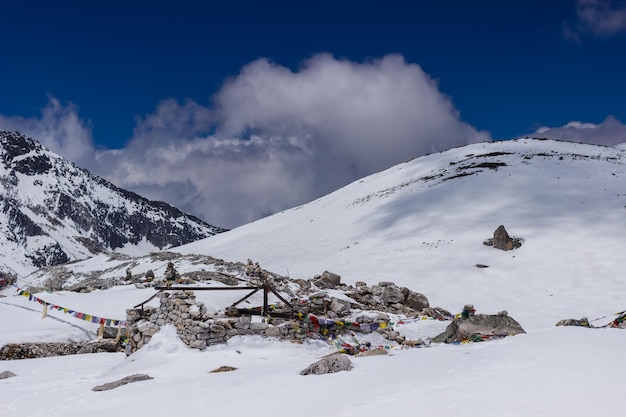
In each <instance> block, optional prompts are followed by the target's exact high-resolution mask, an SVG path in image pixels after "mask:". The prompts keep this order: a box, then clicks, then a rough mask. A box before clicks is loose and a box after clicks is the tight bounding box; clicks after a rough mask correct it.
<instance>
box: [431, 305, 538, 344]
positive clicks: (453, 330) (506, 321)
mask: <svg viewBox="0 0 626 417" xmlns="http://www.w3.org/2000/svg"><path fill="white" fill-rule="evenodd" d="M521 333H526V332H525V331H524V329H522V326H520V324H519V323H518V322H517V321H515V320H514V319H513V318H511V317H509V316H508V315H507V314H505V313H504V312H503V313H502V314H496V315H489V314H476V315H473V316H470V317H468V318H458V319H455V320H453V321H452V323H450V324H449V325H448V327H447V328H446V330H445V331H444V332H443V333H441V334H440V335H438V336H435V337H434V338H433V339H432V342H434V343H457V342H467V341H470V342H480V341H483V340H490V339H495V338H500V337H505V336H513V335H516V334H521Z"/></svg>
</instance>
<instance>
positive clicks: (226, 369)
mask: <svg viewBox="0 0 626 417" xmlns="http://www.w3.org/2000/svg"><path fill="white" fill-rule="evenodd" d="M236 370H237V368H235V367H233V366H228V365H224V366H220V367H219V368H216V369H213V370H212V371H209V372H210V373H212V374H215V373H219V372H231V371H236Z"/></svg>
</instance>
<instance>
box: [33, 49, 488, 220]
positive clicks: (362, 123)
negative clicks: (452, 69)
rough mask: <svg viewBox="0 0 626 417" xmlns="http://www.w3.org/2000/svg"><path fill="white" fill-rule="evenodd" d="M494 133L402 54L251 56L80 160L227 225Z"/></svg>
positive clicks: (121, 183) (109, 176) (117, 179)
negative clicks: (224, 77)
mask: <svg viewBox="0 0 626 417" xmlns="http://www.w3.org/2000/svg"><path fill="white" fill-rule="evenodd" d="M60 110H62V109H60ZM79 126H81V125H80V124H79ZM82 126H83V127H84V126H85V124H82ZM33 136H34V137H36V138H39V136H38V135H35V134H33ZM79 138H82V140H84V141H85V143H86V144H87V145H89V146H91V141H90V138H87V137H85V136H84V135H83V136H80V135H79ZM489 139H490V136H489V134H488V133H487V132H479V131H477V130H476V129H475V128H473V127H472V126H470V125H468V124H467V123H465V122H463V121H462V120H461V119H460V115H459V113H458V111H457V110H456V109H455V107H454V105H453V104H452V101H451V99H450V98H449V97H447V96H445V95H444V94H442V93H441V92H440V91H439V89H438V86H437V83H436V82H435V81H434V80H433V79H432V78H431V77H430V76H428V74H426V73H424V71H423V70H422V69H421V68H420V67H419V66H418V65H416V64H411V63H407V62H406V61H405V60H404V58H403V57H402V56H400V55H388V56H385V57H382V58H380V59H375V60H368V61H365V62H353V61H349V60H343V59H336V58H335V57H333V56H331V55H328V54H319V55H315V56H313V57H312V58H310V59H309V60H307V61H305V62H303V63H302V65H301V67H300V68H298V69H297V70H295V71H294V70H291V69H289V68H286V67H283V66H281V65H278V64H276V63H272V62H270V61H268V60H267V59H258V60H256V61H253V62H251V63H249V64H248V65H246V66H245V67H243V68H242V69H241V71H240V73H239V74H238V75H236V76H234V77H232V78H231V79H229V80H228V81H226V82H225V83H224V85H223V86H222V87H221V89H220V90H219V91H217V93H216V94H215V95H214V96H213V97H212V99H211V102H210V104H209V105H208V106H203V105H201V104H198V103H196V102H194V101H186V102H179V101H177V100H174V99H168V100H164V101H162V102H161V103H159V104H158V105H157V106H156V109H155V111H154V113H152V114H149V115H146V116H145V117H142V118H138V119H137V124H136V127H135V130H134V135H133V138H132V139H131V140H130V141H129V142H128V144H127V145H126V147H125V148H124V149H116V150H104V151H102V150H98V151H96V154H95V158H94V159H93V160H92V162H90V165H89V166H86V168H88V169H91V170H92V171H94V172H95V173H97V174H98V175H101V176H103V177H105V178H107V179H109V180H111V181H112V182H113V183H115V184H116V185H118V186H120V187H123V188H127V189H130V190H133V191H135V192H137V193H139V194H141V195H144V196H146V197H148V198H150V199H155V200H162V201H166V202H168V203H170V204H172V205H175V206H177V207H179V208H181V209H183V210H185V211H187V212H190V213H192V214H195V215H198V216H199V217H201V218H203V219H205V220H206V221H208V222H210V223H212V224H215V225H218V226H223V227H234V226H238V225H240V224H243V223H246V222H250V221H253V220H256V219H258V218H260V217H263V216H267V215H269V214H272V213H275V212H277V211H281V210H283V209H285V208H289V207H293V206H295V205H298V204H302V203H306V202H308V201H310V200H312V199H315V198H317V197H320V196H322V195H324V194H327V193H329V192H331V191H333V190H335V189H337V188H339V187H341V186H343V185H346V184H347V183H349V182H351V181H354V180H357V179H359V178H361V177H364V176H366V175H369V174H372V173H374V172H377V171H380V170H382V169H385V168H388V167H390V166H392V165H394V164H397V163H400V162H403V161H406V160H408V159H410V158H413V157H416V156H420V155H424V154H426V153H430V152H435V151H441V150H446V149H449V148H451V147H454V146H461V145H465V144H468V143H472V142H478V141H486V140H489ZM57 149H63V150H64V151H65V152H70V151H71V150H70V149H66V148H63V147H59V148H57ZM60 153H61V154H63V155H64V156H67V153H65V154H64V153H63V152H60Z"/></svg>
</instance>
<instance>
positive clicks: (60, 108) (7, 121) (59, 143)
mask: <svg viewBox="0 0 626 417" xmlns="http://www.w3.org/2000/svg"><path fill="white" fill-rule="evenodd" d="M0 129H2V130H7V131H13V130H15V131H19V132H21V133H23V134H24V135H26V136H28V137H32V138H35V139H37V140H38V141H39V142H40V143H41V144H42V145H43V146H45V147H47V148H49V149H50V150H52V151H54V152H56V153H58V154H59V155H62V156H63V157H65V158H67V159H69V160H70V161H72V162H76V163H78V164H82V165H89V163H90V161H91V158H92V157H93V152H94V147H93V140H92V136H91V124H90V122H89V121H85V120H82V119H80V117H79V116H78V108H77V107H76V106H75V105H74V104H72V103H68V104H67V105H65V106H64V105H62V104H61V103H60V102H59V100H57V99H56V98H54V97H49V98H48V104H47V105H46V107H44V108H43V110H42V112H41V117H40V118H38V117H32V118H24V117H20V116H9V117H7V116H3V115H0Z"/></svg>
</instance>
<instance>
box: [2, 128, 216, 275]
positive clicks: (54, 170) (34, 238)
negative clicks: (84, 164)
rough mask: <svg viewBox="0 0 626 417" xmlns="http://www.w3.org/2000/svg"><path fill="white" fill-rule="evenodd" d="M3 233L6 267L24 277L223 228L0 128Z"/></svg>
mask: <svg viewBox="0 0 626 417" xmlns="http://www.w3.org/2000/svg"><path fill="white" fill-rule="evenodd" d="M0 231H1V232H0V270H2V271H5V272H10V273H17V274H18V275H23V274H25V273H29V272H32V271H33V270H35V269H37V268H39V267H42V266H46V265H57V264H60V263H64V262H68V261H73V260H77V259H85V258H88V257H91V256H93V255H95V254H98V253H106V252H111V251H113V250H117V251H126V252H130V253H132V252H136V251H142V252H143V251H147V250H149V249H153V250H158V249H164V248H169V247H172V246H177V245H180V244H183V243H188V242H191V241H193V240H197V239H200V238H204V237H207V236H212V235H214V234H216V233H219V232H221V231H223V229H220V228H217V227H214V226H211V225H209V224H206V223H205V222H203V221H201V220H200V219H198V218H195V217H193V216H191V215H188V214H185V213H182V212H181V211H180V210H178V209H176V208H174V207H171V206H169V205H167V204H164V203H161V202H155V201H148V200H146V199H145V198H142V197H140V196H138V195H137V194H135V193H132V192H128V191H126V190H122V189H120V188H117V187H115V186H114V185H113V184H111V183H108V182H107V181H105V180H103V179H101V178H99V177H96V176H94V175H92V174H90V173H89V172H88V171H86V170H84V169H81V168H78V167H77V166H75V165H74V164H72V163H71V162H69V161H67V160H65V159H63V158H62V157H60V156H59V155H57V154H55V153H53V152H51V151H50V150H48V149H45V148H43V147H42V146H41V145H40V144H39V143H38V142H36V141H35V140H33V139H30V138H27V137H25V136H24V135H21V134H19V133H16V132H4V131H0Z"/></svg>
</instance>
